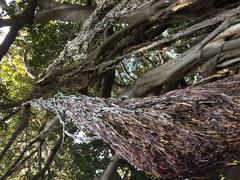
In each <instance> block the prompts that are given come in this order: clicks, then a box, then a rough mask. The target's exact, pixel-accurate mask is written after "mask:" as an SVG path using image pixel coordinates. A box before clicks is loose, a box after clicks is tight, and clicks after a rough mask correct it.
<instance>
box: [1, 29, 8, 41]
mask: <svg viewBox="0 0 240 180" xmlns="http://www.w3.org/2000/svg"><path fill="white" fill-rule="evenodd" d="M0 31H1V33H0V44H2V42H3V40H4V38H5V36H6V34H7V33H8V31H9V27H3V28H0Z"/></svg>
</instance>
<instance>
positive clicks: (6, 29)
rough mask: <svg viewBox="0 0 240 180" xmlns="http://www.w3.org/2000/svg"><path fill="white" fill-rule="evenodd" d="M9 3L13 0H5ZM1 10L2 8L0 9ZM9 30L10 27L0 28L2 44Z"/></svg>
mask: <svg viewBox="0 0 240 180" xmlns="http://www.w3.org/2000/svg"><path fill="white" fill-rule="evenodd" d="M5 1H6V3H7V4H9V3H10V2H11V1H13V0H5ZM0 10H1V9H0ZM8 31H9V27H3V28H0V32H1V33H0V44H2V41H3V40H4V38H5V36H6V34H7V33H8Z"/></svg>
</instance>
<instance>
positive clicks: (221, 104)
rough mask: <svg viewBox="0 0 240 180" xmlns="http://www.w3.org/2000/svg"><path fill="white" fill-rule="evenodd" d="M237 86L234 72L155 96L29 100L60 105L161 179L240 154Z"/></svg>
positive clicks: (195, 171)
mask: <svg viewBox="0 0 240 180" xmlns="http://www.w3.org/2000/svg"><path fill="white" fill-rule="evenodd" d="M239 85H240V75H236V76H233V77H230V78H226V79H224V80H221V81H217V82H214V83H209V84H206V85H203V86H196V87H191V88H186V89H184V90H176V91H172V92H169V93H167V94H166V95H163V96H159V97H148V98H143V99H113V98H112V99H99V98H90V97H86V96H78V97H76V96H64V95H57V96H56V97H54V98H52V99H48V100H45V101H44V100H38V101H35V104H34V103H33V105H35V106H36V105H37V106H38V107H39V106H40V107H44V108H46V109H48V110H52V111H55V108H56V109H58V110H59V108H60V107H61V109H62V110H63V111H64V112H65V114H66V115H67V116H70V117H75V118H74V121H75V122H76V123H79V125H85V127H86V128H88V129H90V130H91V131H93V132H94V133H95V134H97V135H99V136H100V137H102V138H103V139H104V140H105V141H106V142H107V143H109V144H110V145H111V147H112V148H113V149H114V150H115V152H117V153H118V154H119V155H120V156H121V157H123V158H124V159H126V160H127V161H128V162H129V163H130V164H132V165H134V166H135V167H136V168H139V169H142V170H144V171H146V172H148V173H151V174H153V175H156V176H159V177H164V178H180V177H193V176H199V175H202V174H203V173H204V172H206V171H210V170H213V169H215V168H223V167H226V166H227V165H230V163H232V162H233V161H234V160H238V159H239V156H240V151H239V149H240V138H239V137H240V122H239V116H240V106H239V103H240V93H239V92H240V86H239ZM86 104H87V106H86Z"/></svg>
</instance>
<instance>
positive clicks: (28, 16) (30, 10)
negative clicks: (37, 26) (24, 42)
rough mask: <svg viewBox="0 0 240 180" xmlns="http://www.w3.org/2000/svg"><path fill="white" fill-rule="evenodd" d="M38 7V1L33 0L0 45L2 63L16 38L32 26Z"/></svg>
mask: <svg viewBox="0 0 240 180" xmlns="http://www.w3.org/2000/svg"><path fill="white" fill-rule="evenodd" d="M36 7H37V1H36V0H33V1H32V2H30V4H29V6H28V7H27V9H26V10H25V11H24V12H23V13H22V15H21V16H20V17H19V18H18V19H17V20H16V22H15V24H14V25H12V26H11V28H10V31H9V32H8V34H7V35H6V37H5V39H4V40H3V42H2V44H1V45H0V61H1V59H2V57H3V56H4V55H5V54H6V53H7V52H8V49H9V48H10V46H11V45H12V43H13V42H14V40H15V38H16V37H17V34H18V32H19V30H20V29H21V28H22V27H23V26H24V25H27V24H28V25H30V24H32V21H33V18H34V12H35V9H36Z"/></svg>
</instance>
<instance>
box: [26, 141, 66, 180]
mask: <svg viewBox="0 0 240 180" xmlns="http://www.w3.org/2000/svg"><path fill="white" fill-rule="evenodd" d="M62 141H63V138H62V137H61V138H60V139H59V140H58V141H57V142H56V144H55V146H54V147H53V149H52V150H51V152H50V155H49V156H48V158H47V160H46V163H45V165H44V167H43V168H42V169H41V170H40V171H39V172H38V173H37V174H36V175H34V176H33V177H32V178H31V179H32V180H36V179H40V178H42V177H43V176H44V174H45V173H46V171H47V170H48V168H49V166H50V165H51V164H52V162H53V160H54V158H55V156H56V155H57V153H58V151H59V149H60V148H61V146H62Z"/></svg>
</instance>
